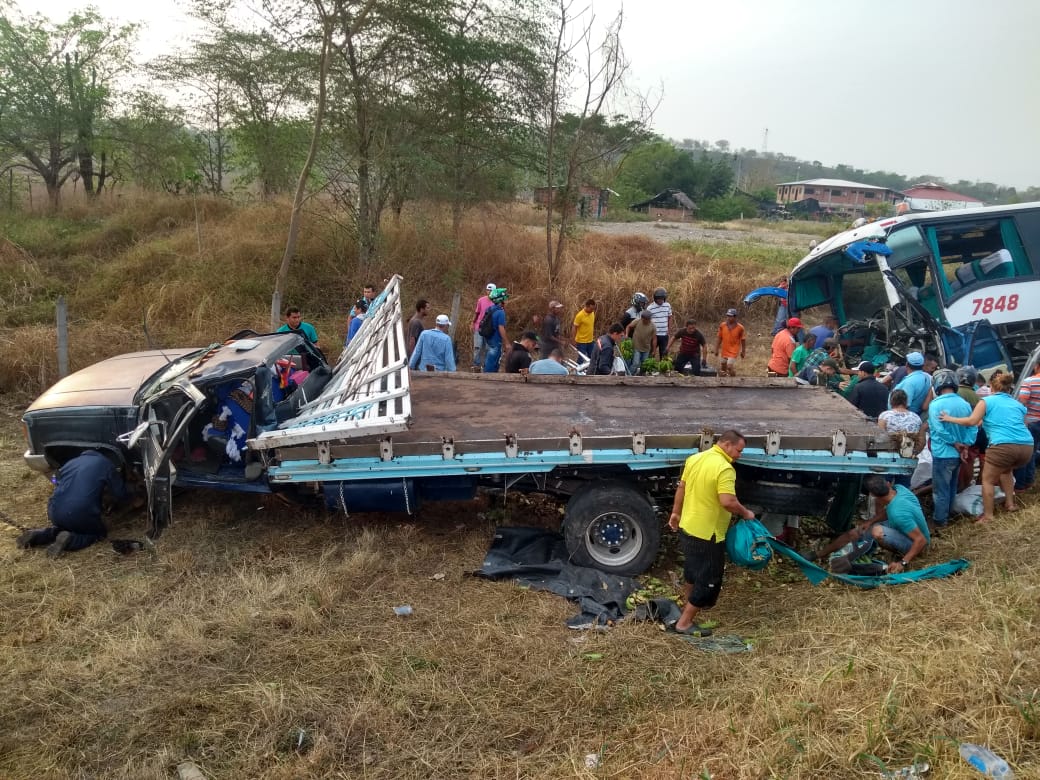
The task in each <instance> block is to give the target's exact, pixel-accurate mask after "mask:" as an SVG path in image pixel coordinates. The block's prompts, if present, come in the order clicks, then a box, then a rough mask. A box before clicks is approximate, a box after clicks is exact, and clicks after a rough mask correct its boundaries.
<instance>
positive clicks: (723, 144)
mask: <svg viewBox="0 0 1040 780" xmlns="http://www.w3.org/2000/svg"><path fill="white" fill-rule="evenodd" d="M715 148H716V149H718V150H719V151H720V152H722V153H724V154H725V153H726V152H728V151H729V141H727V140H726V139H725V138H723V139H721V140H719V141H716V142H715Z"/></svg>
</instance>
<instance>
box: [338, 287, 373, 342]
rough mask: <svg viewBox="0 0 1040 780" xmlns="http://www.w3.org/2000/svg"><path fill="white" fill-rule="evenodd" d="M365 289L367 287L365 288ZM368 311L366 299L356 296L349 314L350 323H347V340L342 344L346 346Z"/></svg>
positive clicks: (362, 322)
mask: <svg viewBox="0 0 1040 780" xmlns="http://www.w3.org/2000/svg"><path fill="white" fill-rule="evenodd" d="M366 289H367V288H366ZM367 312H368V301H366V300H365V299H364V298H358V300H357V303H355V304H354V310H353V312H352V313H351V315H350V324H349V325H347V340H346V342H345V343H344V344H343V346H346V345H347V344H349V343H350V340H351V339H353V338H354V336H355V335H357V332H358V331H359V330H360V329H361V326H362V325H363V324H364V322H365V314H366V313H367Z"/></svg>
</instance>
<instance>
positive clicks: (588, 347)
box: [575, 341, 596, 360]
mask: <svg viewBox="0 0 1040 780" xmlns="http://www.w3.org/2000/svg"><path fill="white" fill-rule="evenodd" d="M575 346H576V347H577V348H578V352H580V353H581V354H583V355H584V356H585V357H587V358H588V359H589V360H592V350H593V348H594V347H595V346H596V342H595V341H590V342H589V343H588V344H584V343H578V344H575Z"/></svg>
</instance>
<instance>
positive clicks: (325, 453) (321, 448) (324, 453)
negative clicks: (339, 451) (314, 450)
mask: <svg viewBox="0 0 1040 780" xmlns="http://www.w3.org/2000/svg"><path fill="white" fill-rule="evenodd" d="M318 463H320V464H321V465H322V466H328V465H329V464H330V463H332V447H331V446H330V445H329V443H328V442H327V441H319V442H318Z"/></svg>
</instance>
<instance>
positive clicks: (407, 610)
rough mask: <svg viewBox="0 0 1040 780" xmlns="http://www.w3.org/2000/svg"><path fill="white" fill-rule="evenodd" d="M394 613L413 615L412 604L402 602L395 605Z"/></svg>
mask: <svg viewBox="0 0 1040 780" xmlns="http://www.w3.org/2000/svg"><path fill="white" fill-rule="evenodd" d="M394 614H395V615H397V616H398V617H405V616H406V615H411V614H412V605H411V604H402V605H401V606H399V607H394Z"/></svg>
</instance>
